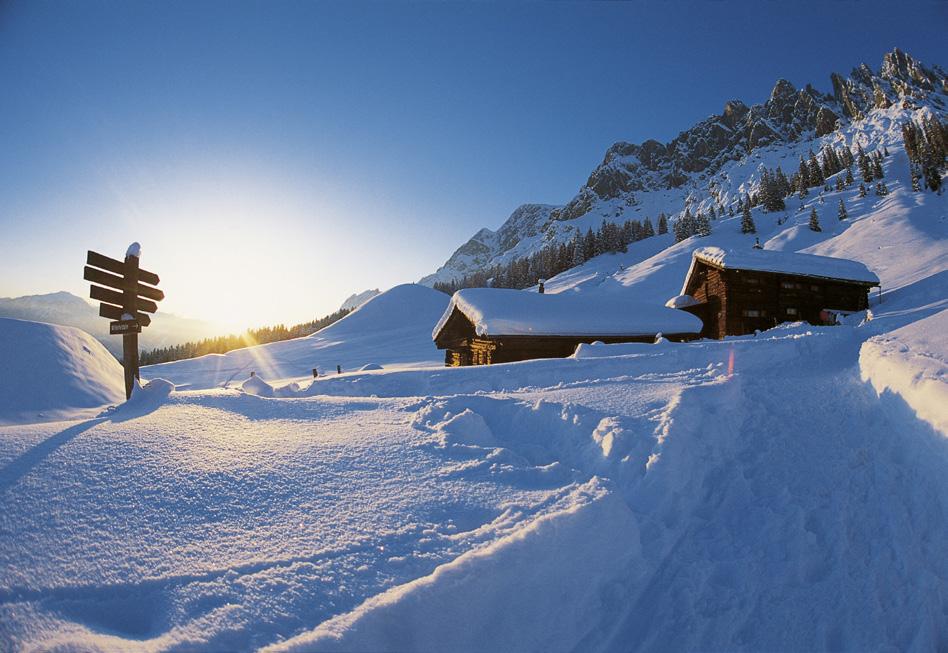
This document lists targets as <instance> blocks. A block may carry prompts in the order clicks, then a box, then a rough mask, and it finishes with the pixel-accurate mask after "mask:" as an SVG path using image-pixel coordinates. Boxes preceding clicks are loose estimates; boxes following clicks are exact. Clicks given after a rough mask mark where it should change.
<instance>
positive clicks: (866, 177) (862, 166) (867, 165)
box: [857, 145, 872, 184]
mask: <svg viewBox="0 0 948 653" xmlns="http://www.w3.org/2000/svg"><path fill="white" fill-rule="evenodd" d="M857 160H858V162H859V173H860V174H861V175H862V180H863V181H864V182H865V183H867V184H868V183H871V182H872V163H871V162H870V161H869V157H868V156H866V153H865V152H864V151H863V149H862V145H860V146H859V156H858V157H857Z"/></svg>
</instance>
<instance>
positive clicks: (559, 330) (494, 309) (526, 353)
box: [432, 288, 702, 366]
mask: <svg viewBox="0 0 948 653" xmlns="http://www.w3.org/2000/svg"><path fill="white" fill-rule="evenodd" d="M701 326H702V325H701V321H700V320H699V319H698V318H696V317H695V316H694V315H691V314H689V313H687V312H685V311H678V310H674V309H670V308H665V307H664V306H660V305H649V304H642V303H640V302H635V301H631V300H630V299H629V298H628V297H627V296H626V295H625V294H624V293H621V292H616V293H610V294H599V295H588V294H585V293H577V292H565V293H559V294H542V293H535V292H527V291H523V290H507V289H500V288H468V289H465V290H459V291H458V292H456V293H454V296H453V297H452V298H451V302H450V304H449V305H448V308H447V310H446V311H445V313H444V315H443V316H442V318H441V320H440V321H439V322H438V324H437V325H436V326H435V329H434V332H433V334H432V336H433V338H434V341H435V344H436V345H437V346H438V348H439V349H444V350H445V354H444V364H445V365H447V366H458V365H490V364H492V363H510V362H513V361H522V360H528V359H533V358H563V357H566V356H570V355H572V354H573V352H574V351H575V350H576V347H577V345H579V344H580V343H592V342H596V341H601V342H604V343H617V342H654V341H655V338H656V336H658V335H659V334H662V335H663V336H664V337H665V338H667V339H669V340H691V339H694V338H697V337H698V334H699V333H700V331H701Z"/></svg>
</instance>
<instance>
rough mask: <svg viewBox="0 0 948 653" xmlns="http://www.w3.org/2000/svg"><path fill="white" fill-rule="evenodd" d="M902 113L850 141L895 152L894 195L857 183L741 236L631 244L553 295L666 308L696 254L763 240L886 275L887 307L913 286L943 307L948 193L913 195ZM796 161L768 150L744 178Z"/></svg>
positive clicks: (889, 164)
mask: <svg viewBox="0 0 948 653" xmlns="http://www.w3.org/2000/svg"><path fill="white" fill-rule="evenodd" d="M903 111H904V110H902V109H898V108H895V107H891V108H889V109H886V110H879V111H877V112H874V113H873V115H872V116H871V117H870V118H867V119H866V120H864V121H861V122H860V123H859V124H858V127H856V128H853V129H851V130H850V134H849V135H850V136H851V138H853V139H855V140H857V141H859V142H871V143H874V146H873V147H876V148H879V149H882V148H887V149H888V151H889V153H890V155H889V156H888V157H886V158H885V159H884V160H883V169H884V172H885V179H886V183H887V185H888V187H889V189H890V192H889V194H888V195H885V196H877V195H875V194H874V193H872V192H870V193H869V194H868V195H867V196H866V197H864V198H860V197H859V191H858V188H856V187H855V185H853V186H852V187H850V188H848V189H844V190H842V191H838V192H837V191H820V192H819V193H818V194H814V195H810V196H808V197H806V198H804V199H802V200H801V199H800V198H799V197H797V196H795V195H794V196H791V197H789V198H787V199H786V200H785V201H786V206H787V208H786V211H779V212H775V213H766V212H764V211H763V209H762V208H761V207H757V208H755V209H754V210H753V211H752V217H753V219H754V222H755V223H756V226H757V233H756V234H743V233H741V225H740V222H741V219H740V217H734V218H722V219H718V220H716V221H713V222H712V233H711V235H710V236H706V237H699V236H692V237H690V238H687V239H685V240H683V241H682V242H680V243H677V244H676V243H674V239H673V238H672V236H671V235H669V234H666V235H665V236H656V237H653V238H647V239H645V240H641V241H639V242H636V243H633V244H632V245H631V246H630V247H629V251H628V252H626V253H619V254H606V255H603V256H598V257H596V258H594V259H591V260H589V261H587V262H586V263H584V264H583V265H581V266H578V267H576V268H573V269H571V270H568V271H566V272H564V273H562V274H560V275H557V276H556V277H553V278H551V279H548V280H547V282H546V292H552V293H556V292H563V291H566V290H578V291H580V292H593V293H602V292H604V293H608V292H621V293H626V292H631V293H633V294H634V295H635V296H636V298H637V299H639V300H643V301H649V302H655V303H664V302H665V301H666V300H667V299H668V298H670V297H672V296H674V295H677V294H678V293H679V292H680V290H681V286H682V283H683V281H684V278H685V274H686V273H687V271H688V267H689V265H690V263H691V254H692V252H693V251H694V250H695V248H697V247H704V246H718V247H723V248H730V249H737V250H741V249H750V248H751V247H752V246H753V244H754V242H755V240H757V239H759V240H760V242H761V244H762V245H763V247H764V248H765V249H774V250H783V251H799V252H804V253H811V254H820V255H825V256H836V257H842V258H851V259H855V260H857V261H861V262H862V263H864V264H866V265H867V266H868V267H869V269H870V270H872V271H873V272H875V273H876V274H877V275H878V276H879V278H880V280H881V282H882V289H883V298H884V303H888V302H889V301H898V299H899V298H900V297H902V296H903V295H906V293H909V292H910V289H911V288H913V287H916V289H918V290H920V291H924V292H927V293H928V294H929V295H930V299H931V301H933V302H934V303H936V304H938V303H939V300H940V299H943V298H944V297H943V296H944V290H945V284H948V195H944V194H943V195H937V194H935V193H931V192H914V191H912V187H911V179H910V176H909V166H908V160H907V158H906V155H905V151H904V149H903V148H902V144H901V136H900V135H899V131H898V124H899V119H900V117H901V116H902V113H903ZM801 147H804V148H805V147H806V146H801ZM796 158H797V153H796V152H795V151H794V150H792V149H791V150H789V151H788V150H787V149H786V148H780V149H764V150H760V151H757V152H755V153H754V154H753V155H751V156H750V157H748V159H747V161H746V162H745V164H744V167H745V169H746V171H749V170H754V169H756V168H758V167H759V166H767V167H775V166H776V165H778V164H781V163H786V162H792V161H795V160H796ZM841 174H845V173H841ZM834 181H835V179H834V178H831V179H830V180H829V183H830V184H831V185H833V182H834ZM840 200H843V202H844V204H845V206H846V207H847V212H848V214H849V217H848V218H847V219H846V220H842V221H841V220H839V219H838V217H837V210H838V206H839V201H840ZM813 208H815V209H816V210H817V213H818V214H819V216H820V224H821V227H822V231H820V232H814V231H811V230H810V229H809V227H808V222H809V214H810V210H811V209H813ZM652 241H655V242H652ZM656 250H658V251H657V252H656ZM926 288H927V290H925V289H926ZM939 293H941V294H942V297H939V296H938V294H939Z"/></svg>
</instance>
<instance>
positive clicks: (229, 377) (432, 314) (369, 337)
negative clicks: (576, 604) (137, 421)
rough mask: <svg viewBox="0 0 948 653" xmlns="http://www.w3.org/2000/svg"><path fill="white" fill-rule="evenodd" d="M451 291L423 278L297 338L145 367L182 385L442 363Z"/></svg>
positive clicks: (147, 373)
mask: <svg viewBox="0 0 948 653" xmlns="http://www.w3.org/2000/svg"><path fill="white" fill-rule="evenodd" d="M448 300H449V297H448V296H447V295H445V294H444V293H441V292H438V291H436V290H432V289H431V288H428V287H425V286H420V285H417V284H404V285H401V286H396V287H394V288H392V289H390V290H387V291H385V292H383V293H380V294H379V295H375V296H373V297H371V298H370V299H368V300H367V301H366V302H365V303H364V304H362V305H361V306H359V308H358V309H356V310H355V311H353V312H352V313H350V314H349V315H347V316H346V317H344V318H342V319H341V320H339V321H338V322H335V323H333V324H330V325H329V326H328V327H326V328H325V329H322V330H320V331H317V332H316V333H314V334H312V335H309V336H306V337H305V338H296V339H294V340H284V341H282V342H273V343H269V344H266V345H260V346H257V347H247V348H244V349H237V350H234V351H230V352H228V353H226V354H209V355H207V356H201V357H200V358H193V359H189V360H182V361H175V362H172V363H162V364H159V365H151V366H148V367H143V368H142V377H143V378H149V379H151V378H164V379H168V380H170V381H172V382H174V383H175V384H177V385H178V386H179V387H181V388H182V389H183V388H185V387H188V388H192V389H193V388H213V387H220V386H223V385H226V384H228V383H230V382H235V383H236V384H238V385H239V384H240V383H241V382H242V381H244V380H245V379H246V378H248V377H249V376H250V372H256V373H257V375H259V376H262V377H263V378H264V379H265V380H267V381H268V382H275V381H280V380H285V379H291V378H312V370H313V368H317V369H318V373H319V374H320V375H325V374H335V373H336V366H337V365H339V366H341V367H342V370H343V371H344V372H350V371H352V370H357V369H359V368H361V367H363V366H365V365H368V364H375V365H380V366H382V367H391V366H405V365H419V364H422V365H436V364H439V363H441V362H442V361H443V360H444V355H443V354H442V352H440V351H439V350H438V349H437V348H436V347H435V346H434V343H432V341H431V336H430V334H431V326H432V325H433V324H434V323H435V322H437V321H438V318H439V317H441V314H442V313H443V312H444V307H445V306H446V305H447V303H448Z"/></svg>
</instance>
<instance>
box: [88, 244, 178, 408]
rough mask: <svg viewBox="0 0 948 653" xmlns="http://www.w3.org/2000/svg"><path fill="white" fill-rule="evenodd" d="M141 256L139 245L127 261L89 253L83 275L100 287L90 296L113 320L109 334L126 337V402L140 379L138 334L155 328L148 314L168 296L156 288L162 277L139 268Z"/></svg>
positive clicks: (124, 355)
mask: <svg viewBox="0 0 948 653" xmlns="http://www.w3.org/2000/svg"><path fill="white" fill-rule="evenodd" d="M140 256H141V247H140V246H139V244H138V243H132V245H131V246H130V247H129V248H128V251H127V252H126V254H125V260H124V261H119V260H117V259H114V258H109V257H108V256H104V255H102V254H99V253H98V252H93V251H89V252H88V253H87V254H86V267H85V268H84V269H83V272H82V278H83V279H85V280H86V281H91V282H92V283H93V284H99V285H93V286H90V288H89V296H90V297H91V298H92V299H95V300H97V301H100V302H102V303H101V304H99V315H101V316H102V317H106V318H108V319H110V320H113V321H112V322H110V323H109V333H110V334H113V335H121V336H123V339H122V352H123V355H122V365H123V366H124V367H125V397H126V398H130V397H131V396H132V388H133V387H134V385H135V379H137V378H138V334H139V333H141V330H142V327H146V326H148V325H149V324H151V318H150V317H148V315H147V314H148V313H156V312H157V311H158V304H156V303H155V302H160V301H161V300H162V299H164V298H165V294H164V293H163V292H162V291H160V290H159V289H158V288H155V286H157V285H158V275H157V274H155V273H154V272H149V271H148V270H142V269H141V268H140V267H138V259H139V258H140Z"/></svg>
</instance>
